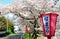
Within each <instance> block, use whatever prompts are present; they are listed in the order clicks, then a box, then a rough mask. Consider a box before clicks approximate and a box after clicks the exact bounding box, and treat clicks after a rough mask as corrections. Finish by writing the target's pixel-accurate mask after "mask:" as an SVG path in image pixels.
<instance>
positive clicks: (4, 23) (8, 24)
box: [0, 16, 14, 33]
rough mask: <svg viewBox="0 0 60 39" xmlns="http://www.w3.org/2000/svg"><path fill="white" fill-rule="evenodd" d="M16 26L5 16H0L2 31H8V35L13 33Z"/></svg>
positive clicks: (0, 28)
mask: <svg viewBox="0 0 60 39" xmlns="http://www.w3.org/2000/svg"><path fill="white" fill-rule="evenodd" d="M13 26H14V24H13V22H12V21H10V20H9V19H6V18H5V17H4V16H0V31H6V30H7V29H8V31H7V32H8V33H12V30H13V29H14V27H13Z"/></svg>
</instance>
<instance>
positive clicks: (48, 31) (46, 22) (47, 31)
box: [39, 13, 58, 39]
mask: <svg viewBox="0 0 60 39" xmlns="http://www.w3.org/2000/svg"><path fill="white" fill-rule="evenodd" d="M57 16H58V14H55V13H48V14H40V16H39V17H40V19H41V23H42V27H43V32H44V36H45V37H47V38H48V39H51V37H52V36H55V30H56V21H57Z"/></svg>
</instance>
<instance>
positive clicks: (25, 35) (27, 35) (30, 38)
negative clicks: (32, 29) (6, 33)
mask: <svg viewBox="0 0 60 39" xmlns="http://www.w3.org/2000/svg"><path fill="white" fill-rule="evenodd" d="M24 38H25V39H33V37H31V36H29V34H28V33H25V34H24Z"/></svg>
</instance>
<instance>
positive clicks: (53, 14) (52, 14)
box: [40, 13, 58, 17]
mask: <svg viewBox="0 0 60 39" xmlns="http://www.w3.org/2000/svg"><path fill="white" fill-rule="evenodd" d="M45 15H56V16H58V14H56V13H48V14H40V17H41V16H45Z"/></svg>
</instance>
